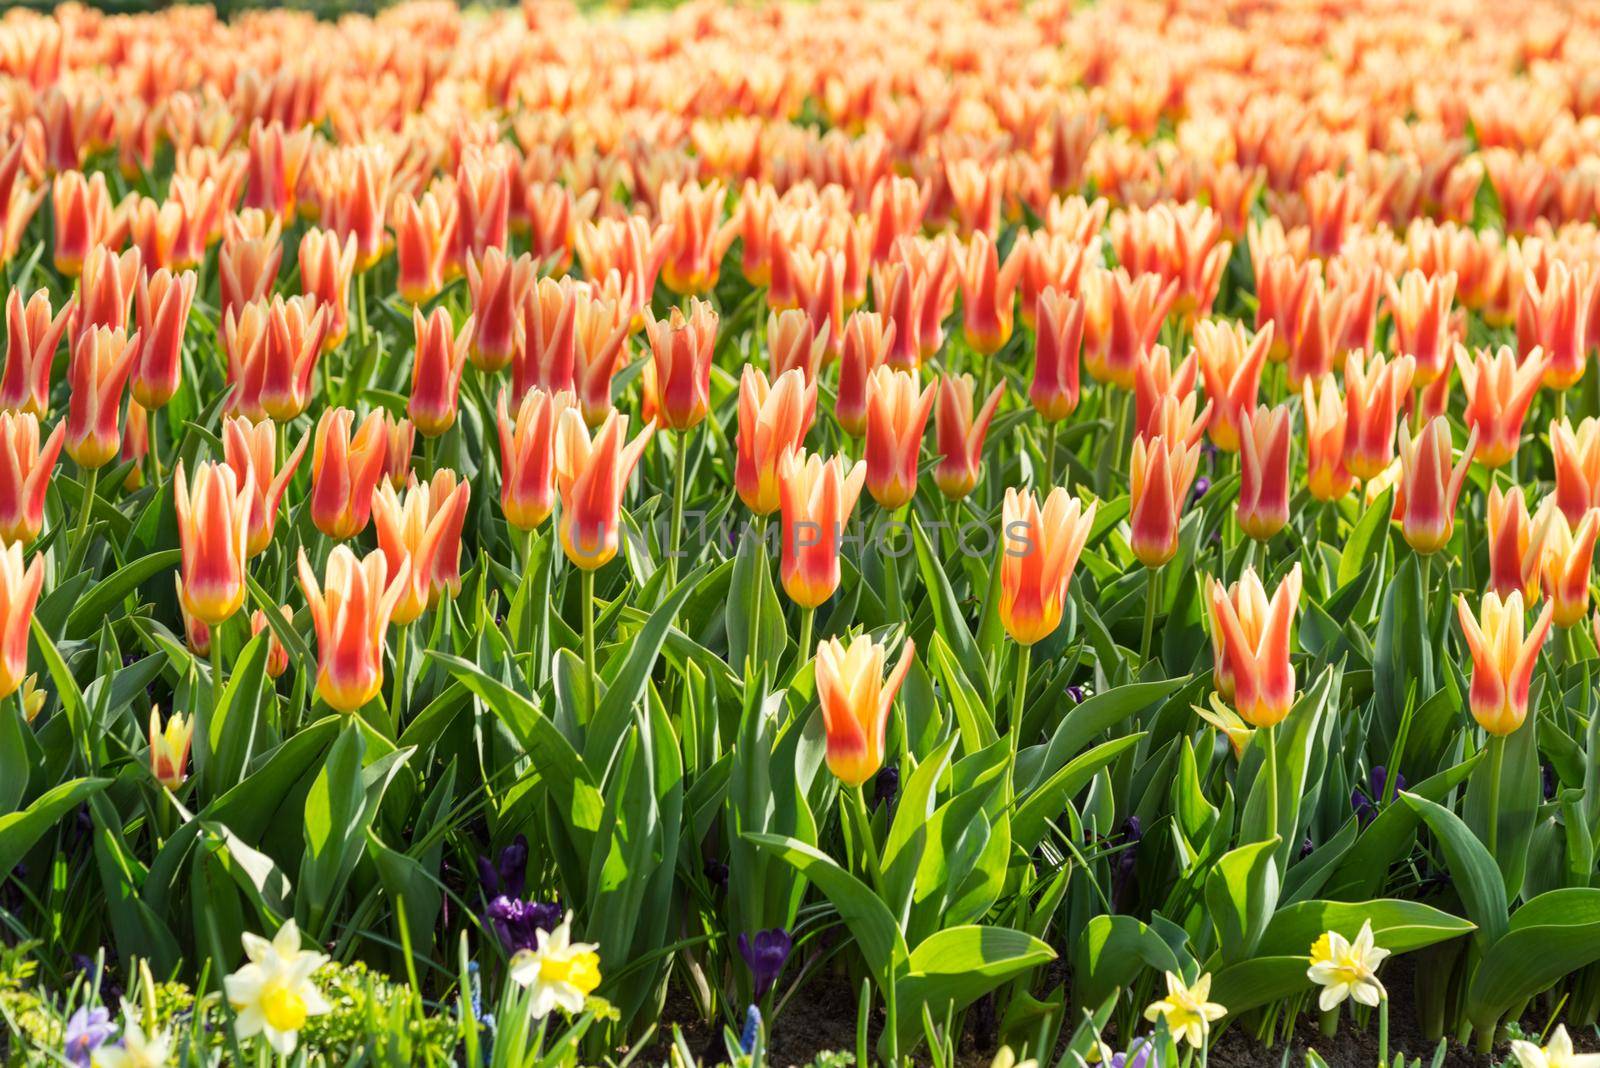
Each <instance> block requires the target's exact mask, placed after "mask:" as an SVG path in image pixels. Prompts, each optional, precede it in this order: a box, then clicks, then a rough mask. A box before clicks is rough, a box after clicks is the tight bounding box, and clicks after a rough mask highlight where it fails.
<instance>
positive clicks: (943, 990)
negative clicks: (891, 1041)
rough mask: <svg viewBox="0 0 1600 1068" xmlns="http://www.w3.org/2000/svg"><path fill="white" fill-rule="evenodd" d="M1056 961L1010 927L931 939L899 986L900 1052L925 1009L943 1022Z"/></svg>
mask: <svg viewBox="0 0 1600 1068" xmlns="http://www.w3.org/2000/svg"><path fill="white" fill-rule="evenodd" d="M1055 956H1056V954H1055V950H1053V949H1051V948H1050V947H1049V946H1048V945H1046V944H1045V943H1043V942H1041V941H1039V939H1037V938H1034V937H1033V936H1032V935H1030V934H1025V933H1024V932H1022V931H1014V930H1011V929H1010V928H1006V927H980V926H975V925H974V926H964V927H950V928H947V929H945V930H943V931H937V932H935V933H934V934H931V935H929V936H928V937H927V938H926V939H924V940H923V941H922V942H921V943H920V944H919V945H918V946H917V948H916V949H914V950H912V952H911V959H910V971H909V972H908V973H907V974H906V975H905V976H904V977H903V978H901V979H900V980H899V981H898V982H897V983H896V984H895V998H896V1002H897V1004H896V1019H897V1020H898V1021H899V1028H900V1036H899V1037H900V1043H901V1046H902V1048H906V1047H907V1046H908V1045H909V1040H910V1039H911V1038H912V1036H913V1035H915V1033H916V1030H917V1028H918V1027H919V1026H920V1025H921V1020H922V1013H923V1009H924V1007H926V1008H927V1009H928V1011H929V1012H930V1013H931V1014H932V1016H933V1017H934V1018H935V1019H944V1017H945V1014H946V1013H948V1012H952V1011H954V1012H959V1011H960V1010H962V1009H964V1008H966V1007H967V1006H968V1005H970V1004H972V1003H973V1002H974V1001H976V1000H977V999H978V998H980V997H982V996H983V995H985V994H987V993H989V992H990V991H991V990H994V989H995V988H996V987H998V986H1000V985H1001V984H1002V983H1006V982H1009V981H1010V980H1012V979H1014V978H1016V977H1017V976H1019V975H1021V974H1022V973H1024V972H1026V971H1028V970H1029V969H1032V968H1037V967H1039V966H1040V965H1042V964H1046V963H1048V962H1050V961H1052V960H1054V959H1055Z"/></svg>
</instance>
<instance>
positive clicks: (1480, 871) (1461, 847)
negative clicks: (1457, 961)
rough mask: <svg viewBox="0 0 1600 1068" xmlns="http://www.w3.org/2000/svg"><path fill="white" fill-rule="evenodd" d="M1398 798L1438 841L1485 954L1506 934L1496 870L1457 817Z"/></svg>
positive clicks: (1410, 795)
mask: <svg viewBox="0 0 1600 1068" xmlns="http://www.w3.org/2000/svg"><path fill="white" fill-rule="evenodd" d="M1400 797H1401V799H1402V800H1403V801H1404V802H1405V803H1406V805H1407V806H1409V807H1410V808H1411V810H1412V811H1413V812H1415V813H1416V814H1417V815H1418V816H1420V817H1421V818H1422V820H1423V822H1425V823H1427V825H1428V829H1429V830H1431V831H1432V832H1433V834H1434V837H1435V838H1437V839H1438V840H1439V847H1440V848H1441V849H1442V850H1443V851H1444V859H1445V865H1446V866H1447V867H1448V868H1449V870H1450V878H1451V880H1452V882H1453V883H1454V884H1455V888H1456V892H1457V893H1458V894H1460V895H1461V903H1462V904H1463V905H1464V906H1465V907H1466V910H1467V918H1468V919H1470V920H1471V921H1472V922H1473V923H1475V924H1477V925H1478V930H1477V933H1476V934H1475V935H1474V936H1473V938H1474V941H1475V942H1476V943H1477V945H1478V947H1479V948H1480V949H1481V950H1483V951H1485V952H1487V951H1488V949H1489V947H1490V946H1492V945H1494V944H1495V943H1496V942H1498V941H1499V940H1500V938H1501V936H1502V935H1504V934H1505V933H1506V923H1507V921H1506V912H1507V910H1508V908H1509V905H1508V903H1507V900H1506V887H1505V883H1504V882H1503V881H1502V879H1501V875H1500V868H1499V867H1498V866H1497V865H1496V864H1495V862H1494V858H1493V857H1491V856H1490V855H1489V851H1488V850H1487V849H1485V848H1484V847H1483V843H1482V842H1480V841H1478V837H1477V835H1475V834H1473V833H1472V831H1471V830H1470V829H1469V828H1468V827H1467V825H1466V824H1465V823H1463V822H1462V821H1461V817H1460V816H1457V815H1456V814H1455V813H1454V812H1451V811H1450V810H1449V809H1447V808H1445V807H1444V806H1443V805H1438V804H1435V803H1434V802H1432V801H1428V800H1425V799H1424V798H1421V797H1418V796H1417V795H1416V794H1413V793H1402V794H1401V795H1400Z"/></svg>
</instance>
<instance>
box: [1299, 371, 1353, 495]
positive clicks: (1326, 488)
mask: <svg viewBox="0 0 1600 1068" xmlns="http://www.w3.org/2000/svg"><path fill="white" fill-rule="evenodd" d="M1301 393H1302V399H1303V403H1302V405H1301V411H1302V412H1304V414H1305V420H1306V488H1307V489H1308V490H1309V491H1310V492H1311V496H1312V497H1314V498H1316V499H1317V500H1319V501H1336V500H1338V499H1339V498H1341V497H1343V496H1344V495H1345V494H1347V493H1349V492H1350V489H1351V487H1352V486H1354V485H1355V483H1356V477H1355V476H1354V475H1352V474H1351V473H1350V470H1349V468H1347V467H1346V466H1345V462H1344V454H1345V434H1346V420H1347V419H1348V415H1347V413H1346V410H1345V405H1344V400H1343V398H1341V397H1340V396H1339V385H1338V383H1337V382H1335V381H1334V380H1333V376H1332V375H1324V376H1323V377H1322V384H1321V389H1320V390H1319V389H1316V388H1314V387H1313V384H1312V382H1311V380H1310V379H1309V378H1308V379H1306V380H1305V382H1303V383H1302V384H1301Z"/></svg>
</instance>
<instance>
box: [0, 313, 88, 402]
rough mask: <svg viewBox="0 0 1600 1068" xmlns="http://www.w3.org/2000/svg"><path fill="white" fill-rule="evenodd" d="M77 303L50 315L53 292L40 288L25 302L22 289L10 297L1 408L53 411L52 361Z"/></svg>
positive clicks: (0, 392) (0, 393)
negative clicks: (51, 389)
mask: <svg viewBox="0 0 1600 1068" xmlns="http://www.w3.org/2000/svg"><path fill="white" fill-rule="evenodd" d="M72 309H73V303H72V301H70V300H69V301H67V302H66V303H65V304H63V305H62V306H61V310H60V311H59V312H57V313H56V316H55V318H54V319H52V318H51V317H50V294H49V292H48V291H46V290H43V289H40V290H36V291H35V292H34V294H33V296H31V297H29V298H28V303H27V304H26V305H24V304H23V303H22V290H21V289H13V290H12V291H11V293H10V295H9V296H7V297H6V368H5V373H4V374H3V375H0V409H4V410H5V411H9V412H28V413H30V414H32V415H36V416H39V417H41V418H42V417H43V416H45V415H47V414H48V413H49V411H50V365H51V363H52V362H54V360H55V357H56V348H57V347H58V346H59V345H60V344H61V336H62V335H63V334H64V333H66V330H67V323H68V321H69V320H70V318H71V316H72Z"/></svg>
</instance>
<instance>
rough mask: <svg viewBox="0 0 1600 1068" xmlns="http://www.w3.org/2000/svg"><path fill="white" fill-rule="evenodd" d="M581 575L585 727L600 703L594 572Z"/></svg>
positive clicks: (586, 571) (584, 572)
mask: <svg viewBox="0 0 1600 1068" xmlns="http://www.w3.org/2000/svg"><path fill="white" fill-rule="evenodd" d="M582 575H583V579H582V586H583V590H582V594H581V597H582V600H583V665H584V667H586V668H588V669H589V692H588V697H587V700H586V701H585V709H584V712H585V714H584V723H585V724H586V725H587V724H588V723H589V722H590V721H592V720H593V719H594V713H595V708H596V706H597V705H598V704H599V703H600V696H599V690H600V671H599V669H598V668H597V667H596V666H595V659H594V572H593V571H588V570H585V571H583V572H582Z"/></svg>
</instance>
